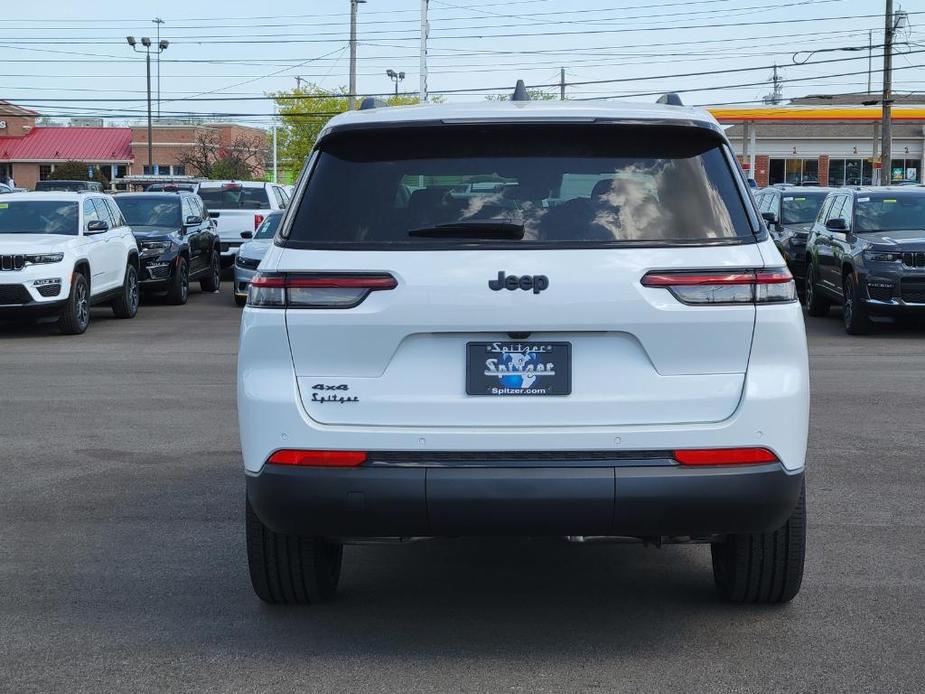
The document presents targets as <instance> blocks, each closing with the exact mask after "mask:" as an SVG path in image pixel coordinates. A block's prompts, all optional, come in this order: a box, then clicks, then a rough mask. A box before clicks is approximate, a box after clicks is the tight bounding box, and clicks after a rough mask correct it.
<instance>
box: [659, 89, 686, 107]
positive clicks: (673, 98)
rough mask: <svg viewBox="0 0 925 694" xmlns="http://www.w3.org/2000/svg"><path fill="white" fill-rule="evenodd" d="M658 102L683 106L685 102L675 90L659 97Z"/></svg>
mask: <svg viewBox="0 0 925 694" xmlns="http://www.w3.org/2000/svg"><path fill="white" fill-rule="evenodd" d="M655 103H657V104H666V105H667V106H683V105H684V103H683V102H682V101H681V97H680V96H678V95H677V94H675V93H674V92H667V93H666V94H662V95H661V96H660V97H658V101H656V102H655Z"/></svg>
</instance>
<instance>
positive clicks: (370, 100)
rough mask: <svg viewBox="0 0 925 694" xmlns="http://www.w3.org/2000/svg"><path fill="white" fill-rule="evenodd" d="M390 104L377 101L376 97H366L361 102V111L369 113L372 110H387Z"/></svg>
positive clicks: (380, 100)
mask: <svg viewBox="0 0 925 694" xmlns="http://www.w3.org/2000/svg"><path fill="white" fill-rule="evenodd" d="M386 106H388V104H387V103H386V102H385V101H383V100H382V99H377V98H376V97H374V96H367V97H364V98H363V100H362V101H361V102H360V110H361V111H368V110H369V109H371V108H385V107H386Z"/></svg>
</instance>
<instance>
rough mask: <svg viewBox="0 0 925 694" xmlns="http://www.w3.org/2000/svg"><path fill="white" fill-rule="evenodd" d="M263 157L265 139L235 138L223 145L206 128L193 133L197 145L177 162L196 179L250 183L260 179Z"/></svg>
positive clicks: (217, 134)
mask: <svg viewBox="0 0 925 694" xmlns="http://www.w3.org/2000/svg"><path fill="white" fill-rule="evenodd" d="M266 156H267V141H266V136H265V135H254V136H247V135H238V136H237V137H235V139H234V140H232V141H231V143H230V144H228V145H224V144H222V141H221V135H220V133H219V132H218V131H217V130H214V129H212V128H205V129H202V130H200V131H199V132H198V133H196V142H195V143H194V144H193V146H192V147H191V148H190V149H189V150H187V151H186V152H184V153H183V154H181V155H180V156H179V157H177V161H178V162H179V163H180V164H182V165H183V166H184V167H186V170H187V172H188V173H191V174H193V175H196V176H202V177H204V178H211V179H218V180H225V179H235V180H239V181H249V180H253V179H256V178H261V177H262V175H263V171H264V169H265V167H266Z"/></svg>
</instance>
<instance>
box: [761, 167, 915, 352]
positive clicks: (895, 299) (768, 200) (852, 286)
mask: <svg viewBox="0 0 925 694" xmlns="http://www.w3.org/2000/svg"><path fill="white" fill-rule="evenodd" d="M755 199H756V201H757V202H758V206H759V209H760V211H761V213H762V216H763V217H764V219H765V221H766V222H767V224H768V227H769V230H770V233H771V236H772V238H773V239H774V241H775V243H776V244H777V247H778V249H779V250H780V252H781V255H783V256H784V259H785V260H786V261H787V265H788V266H789V267H790V271H791V272H792V274H793V275H794V277H796V278H797V281H798V284H799V285H801V286H802V288H803V292H802V293H803V301H804V304H805V306H806V310H807V312H808V313H809V315H811V316H824V315H826V314H827V313H828V312H829V309H830V308H831V307H832V306H833V305H840V306H841V307H842V318H843V321H844V324H845V330H846V331H847V332H848V333H849V334H852V335H860V334H864V333H866V332H869V331H870V330H871V328H872V327H874V322H875V321H874V320H872V319H876V318H877V317H892V318H903V317H917V316H918V317H925V189H923V188H921V187H913V186H905V185H901V186H884V187H853V188H838V189H834V188H817V187H812V188H798V187H772V188H765V189H763V190H761V191H759V192H758V193H756V195H755Z"/></svg>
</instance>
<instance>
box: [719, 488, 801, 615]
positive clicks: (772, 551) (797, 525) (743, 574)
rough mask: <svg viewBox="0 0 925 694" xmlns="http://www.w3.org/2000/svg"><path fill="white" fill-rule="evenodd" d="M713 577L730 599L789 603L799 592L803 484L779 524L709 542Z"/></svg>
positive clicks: (740, 601) (721, 593)
mask: <svg viewBox="0 0 925 694" xmlns="http://www.w3.org/2000/svg"><path fill="white" fill-rule="evenodd" d="M711 552H712V555H713V578H714V580H715V581H716V589H717V590H718V591H719V593H720V595H722V596H723V598H725V599H726V600H729V601H730V602H737V603H764V604H774V603H782V602H789V601H790V600H792V599H793V598H794V596H796V594H797V593H799V592H800V584H801V583H802V582H803V561H804V557H805V553H806V486H805V485H804V486H803V489H802V490H801V491H800V499H799V501H798V502H797V505H796V508H794V509H793V513H792V514H790V518H789V519H788V520H787V522H786V523H785V524H784V525H783V527H781V528H779V529H777V530H775V531H773V532H770V533H752V534H747V535H730V536H728V537H727V538H726V540H725V541H723V542H714V543H713V544H712V545H711Z"/></svg>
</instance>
